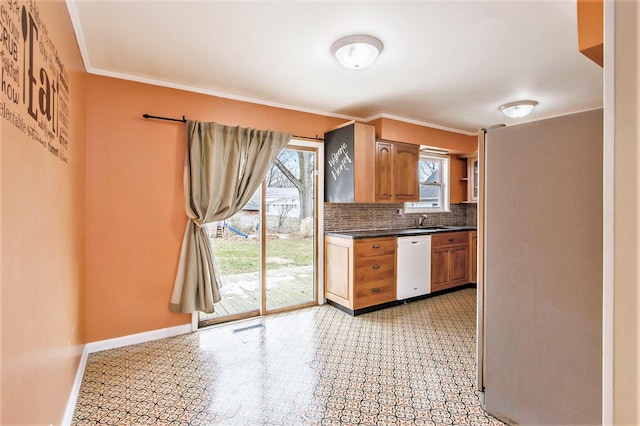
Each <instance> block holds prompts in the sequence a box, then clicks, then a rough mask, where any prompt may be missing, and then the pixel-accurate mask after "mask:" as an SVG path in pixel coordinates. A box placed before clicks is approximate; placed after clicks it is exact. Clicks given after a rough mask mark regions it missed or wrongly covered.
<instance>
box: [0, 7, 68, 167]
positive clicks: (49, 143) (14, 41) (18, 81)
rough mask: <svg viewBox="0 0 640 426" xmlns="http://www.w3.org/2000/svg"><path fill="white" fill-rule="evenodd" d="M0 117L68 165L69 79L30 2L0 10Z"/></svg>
mask: <svg viewBox="0 0 640 426" xmlns="http://www.w3.org/2000/svg"><path fill="white" fill-rule="evenodd" d="M0 31H1V32H0V38H1V39H2V46H1V50H0V58H1V59H2V79H1V84H2V85H1V86H0V89H1V92H2V93H1V98H0V116H1V117H2V119H4V120H6V121H7V122H8V123H10V124H11V125H13V126H14V127H15V128H17V129H18V130H20V131H21V132H22V133H23V134H25V135H26V136H27V137H28V138H29V139H31V140H32V141H34V142H35V143H37V144H39V145H40V146H42V148H43V149H45V150H46V151H47V152H48V153H49V154H51V155H52V156H54V157H56V158H58V159H59V160H61V161H63V162H65V163H66V162H67V161H68V154H67V152H68V149H69V77H68V74H67V71H66V70H65V67H64V65H63V63H62V60H61V59H60V57H59V55H58V51H57V49H56V46H55V45H54V43H53V41H52V40H51V38H50V36H49V31H48V29H47V25H46V23H45V22H44V21H43V20H42V17H41V16H40V11H39V9H38V5H37V3H36V2H35V1H33V0H27V1H17V0H4V1H3V2H2V4H1V5H0Z"/></svg>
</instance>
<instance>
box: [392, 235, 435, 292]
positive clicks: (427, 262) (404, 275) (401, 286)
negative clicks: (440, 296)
mask: <svg viewBox="0 0 640 426" xmlns="http://www.w3.org/2000/svg"><path fill="white" fill-rule="evenodd" d="M397 256H398V258H397V271H398V272H397V273H396V285H397V290H396V291H397V299H398V300H404V299H409V298H411V297H416V296H422V295H425V294H429V293H431V235H416V236H413V237H398V251H397Z"/></svg>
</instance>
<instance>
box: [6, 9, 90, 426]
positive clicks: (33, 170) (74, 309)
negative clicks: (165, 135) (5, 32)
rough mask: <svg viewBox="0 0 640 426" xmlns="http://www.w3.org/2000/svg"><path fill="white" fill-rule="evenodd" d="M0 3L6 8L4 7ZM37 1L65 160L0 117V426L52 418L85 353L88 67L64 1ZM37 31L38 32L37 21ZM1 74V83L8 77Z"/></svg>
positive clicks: (59, 414)
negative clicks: (59, 86) (53, 54)
mask: <svg viewBox="0 0 640 426" xmlns="http://www.w3.org/2000/svg"><path fill="white" fill-rule="evenodd" d="M2 4H3V7H4V8H5V10H4V11H3V13H4V12H6V10H7V9H6V8H8V7H9V5H8V2H2ZM18 4H19V6H22V4H24V3H23V2H22V1H20V2H19V3H18ZM37 7H38V9H39V15H40V18H41V19H42V21H41V22H42V23H44V25H46V27H47V30H48V37H49V38H50V39H51V42H52V43H53V45H55V47H56V49H57V52H58V55H59V59H60V60H61V63H62V64H64V67H65V69H66V71H67V73H68V76H69V130H70V133H69V145H68V151H67V153H68V160H67V162H66V163H65V162H63V161H62V160H61V159H60V158H58V157H56V156H54V155H52V154H51V153H50V152H49V151H48V150H47V148H44V147H43V146H42V145H40V144H39V143H37V142H36V141H34V140H33V139H32V138H30V137H29V136H28V134H25V133H24V132H23V131H21V130H19V129H17V128H16V127H15V126H14V125H13V124H12V123H11V122H9V121H7V120H6V118H0V120H2V121H3V125H2V130H1V139H2V147H1V150H0V152H1V155H0V157H1V174H2V178H1V185H2V201H1V202H2V227H1V234H0V235H1V238H2V257H1V258H2V265H1V266H2V267H1V269H2V291H1V294H2V308H1V309H2V311H1V312H2V313H1V315H2V355H1V358H2V373H1V380H2V414H1V419H0V423H1V424H52V423H53V424H59V423H60V422H61V421H62V419H63V416H64V411H65V407H66V404H67V400H68V398H69V395H70V393H71V388H72V385H73V381H74V378H75V374H76V370H77V367H78V363H79V359H80V354H81V352H82V349H83V346H82V343H83V336H82V335H83V321H82V311H83V309H82V308H83V279H84V272H85V264H84V241H85V232H84V230H85V214H84V206H85V170H86V161H85V159H86V145H85V143H86V142H85V141H86V124H85V123H86V117H85V98H84V97H85V77H86V73H85V72H84V67H83V65H82V62H81V59H80V54H79V52H78V48H77V43H76V39H75V35H74V33H73V29H72V27H71V22H70V19H69V15H68V12H67V7H66V4H65V3H64V1H62V0H56V1H46V2H44V1H43V2H38V3H37ZM10 15H11V16H14V17H15V16H16V15H15V14H14V13H13V12H11V13H10ZM5 19H6V15H3V23H4V24H6V22H7V21H6V20H5ZM18 28H20V25H18ZM39 34H40V36H44V34H45V32H44V31H43V27H42V26H40V33H39ZM18 41H19V44H18V46H19V48H18V54H19V58H18V60H16V61H15V63H16V64H17V66H18V67H19V68H20V69H21V70H23V68H22V59H23V57H22V55H23V47H24V45H23V43H22V39H19V40H18ZM36 46H37V45H36ZM37 55H38V54H37V53H36V57H37ZM4 57H5V58H6V57H7V56H4ZM45 67H46V66H45ZM47 71H48V72H49V75H50V76H53V73H52V72H51V71H50V70H49V68H47ZM20 75H21V76H22V71H21V74H20ZM4 78H5V81H6V82H7V81H9V80H8V77H7V75H6V73H5V76H4ZM19 80H21V79H19ZM20 82H21V81H20ZM18 93H19V96H20V100H19V102H18V104H12V102H11V101H10V100H8V99H7V96H6V92H1V93H0V102H2V103H3V104H4V105H5V106H6V105H9V107H10V108H11V109H12V110H13V111H14V112H16V113H19V114H20V115H21V117H22V118H23V120H24V122H25V124H27V125H34V124H35V121H33V120H31V118H30V117H29V116H28V114H27V107H26V105H24V104H23V102H22V100H23V99H24V98H23V97H22V90H19V91H18ZM36 99H37V94H36ZM55 110H56V111H59V110H58V109H55ZM40 117H41V116H40ZM36 127H37V125H36ZM54 143H55V141H54Z"/></svg>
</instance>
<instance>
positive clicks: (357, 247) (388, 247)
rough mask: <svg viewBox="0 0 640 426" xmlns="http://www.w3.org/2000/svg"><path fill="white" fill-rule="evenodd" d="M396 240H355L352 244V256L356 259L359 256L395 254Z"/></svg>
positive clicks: (393, 238)
mask: <svg viewBox="0 0 640 426" xmlns="http://www.w3.org/2000/svg"><path fill="white" fill-rule="evenodd" d="M395 252H396V238H395V237H392V238H366V239H363V240H355V241H354V242H353V255H354V256H355V257H356V258H358V257H361V256H376V255H379V254H389V253H391V254H395Z"/></svg>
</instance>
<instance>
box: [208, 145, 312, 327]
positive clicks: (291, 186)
mask: <svg viewBox="0 0 640 426" xmlns="http://www.w3.org/2000/svg"><path fill="white" fill-rule="evenodd" d="M320 147H321V145H320V144H319V143H309V142H302V141H291V142H290V143H289V145H287V147H286V148H285V149H284V150H283V151H282V152H281V153H280V154H279V155H278V157H277V158H276V161H275V163H274V164H273V165H272V167H271V169H270V170H269V173H268V174H267V176H266V177H265V179H264V181H263V182H262V185H261V186H260V188H259V189H258V190H257V191H256V193H255V194H254V195H253V197H251V199H250V200H249V201H248V202H247V204H246V205H245V206H244V207H243V208H242V209H241V210H240V211H239V212H238V213H236V214H235V215H233V216H232V217H230V218H228V219H226V220H224V221H221V222H216V223H212V224H209V225H207V227H208V229H209V234H210V238H211V243H212V246H213V250H214V254H215V260H216V263H217V266H218V271H219V273H220V281H221V287H220V292H221V294H222V300H221V301H220V302H218V303H216V304H215V305H214V309H215V312H214V313H212V314H205V313H202V312H200V313H199V318H198V325H199V327H203V326H207V325H212V324H218V323H221V322H227V321H233V320H238V319H244V318H250V317H254V316H259V315H265V314H268V313H275V312H282V311H286V310H292V309H299V308H302V307H308V306H313V305H316V304H317V303H318V284H317V283H318V244H319V241H318V235H319V232H318V205H319V201H318V194H319V191H318V179H319V160H318V157H319V156H318V153H319V149H320Z"/></svg>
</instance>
